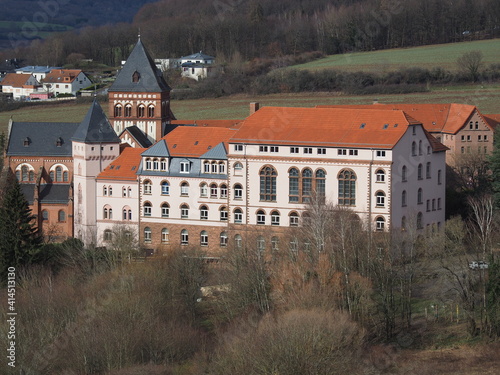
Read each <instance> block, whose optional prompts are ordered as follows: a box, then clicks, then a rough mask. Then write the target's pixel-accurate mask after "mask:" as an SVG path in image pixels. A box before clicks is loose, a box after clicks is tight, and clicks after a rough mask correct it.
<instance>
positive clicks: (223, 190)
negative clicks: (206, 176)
mask: <svg viewBox="0 0 500 375" xmlns="http://www.w3.org/2000/svg"><path fill="white" fill-rule="evenodd" d="M219 190H220V197H221V198H227V185H226V184H221V185H220V187H219Z"/></svg>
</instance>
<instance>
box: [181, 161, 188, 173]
mask: <svg viewBox="0 0 500 375" xmlns="http://www.w3.org/2000/svg"><path fill="white" fill-rule="evenodd" d="M181 173H189V162H188V161H183V162H181Z"/></svg>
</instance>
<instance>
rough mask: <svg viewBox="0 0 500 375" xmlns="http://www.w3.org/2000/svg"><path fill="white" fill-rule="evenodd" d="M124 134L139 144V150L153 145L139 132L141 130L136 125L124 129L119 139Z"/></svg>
mask: <svg viewBox="0 0 500 375" xmlns="http://www.w3.org/2000/svg"><path fill="white" fill-rule="evenodd" d="M125 132H128V133H129V134H130V136H131V137H132V138H134V139H135V141H136V142H137V143H138V144H139V147H141V148H148V147H151V146H152V145H153V144H152V143H151V141H150V140H149V139H148V137H147V136H146V135H145V134H144V133H143V132H142V131H141V129H139V128H138V127H137V125H132V126H129V127H127V128H125V130H123V131H122V132H121V134H120V137H121V136H122V134H123V133H125Z"/></svg>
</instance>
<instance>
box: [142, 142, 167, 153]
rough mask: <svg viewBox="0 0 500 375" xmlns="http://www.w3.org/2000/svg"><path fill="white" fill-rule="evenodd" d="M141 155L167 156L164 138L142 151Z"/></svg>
mask: <svg viewBox="0 0 500 375" xmlns="http://www.w3.org/2000/svg"><path fill="white" fill-rule="evenodd" d="M141 155H142V156H151V157H154V156H158V157H169V156H170V152H169V151H168V147H167V143H166V142H165V140H164V139H161V140H159V141H158V142H156V143H155V144H154V145H153V146H151V147H150V148H148V149H147V150H146V151H144V152H143V153H142V154H141Z"/></svg>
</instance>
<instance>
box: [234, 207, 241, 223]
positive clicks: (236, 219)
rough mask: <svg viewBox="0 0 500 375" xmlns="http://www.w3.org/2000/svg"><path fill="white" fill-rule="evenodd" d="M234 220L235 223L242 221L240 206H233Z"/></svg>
mask: <svg viewBox="0 0 500 375" xmlns="http://www.w3.org/2000/svg"><path fill="white" fill-rule="evenodd" d="M233 213H234V222H235V223H236V224H241V223H242V222H243V212H242V211H241V209H240V208H235V209H234V211H233Z"/></svg>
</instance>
